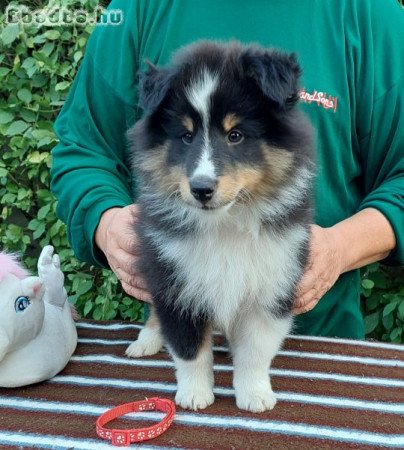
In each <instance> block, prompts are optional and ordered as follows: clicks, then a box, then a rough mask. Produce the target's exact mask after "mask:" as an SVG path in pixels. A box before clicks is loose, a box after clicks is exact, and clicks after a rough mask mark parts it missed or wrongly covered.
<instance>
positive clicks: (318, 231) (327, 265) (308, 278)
mask: <svg viewBox="0 0 404 450" xmlns="http://www.w3.org/2000/svg"><path fill="white" fill-rule="evenodd" d="M342 262H343V257H342V246H341V245H340V243H339V241H338V239H337V236H336V234H335V233H334V229H333V228H332V227H331V228H322V227H319V226H318V225H312V226H311V240H310V253H309V258H308V261H307V265H306V268H305V271H304V274H303V277H302V279H301V280H300V283H299V285H298V288H297V294H296V298H295V302H294V308H293V310H292V312H293V313H294V314H302V313H305V312H308V311H310V310H312V309H313V308H314V307H315V306H316V305H317V303H318V302H319V300H320V299H321V297H322V296H323V295H324V294H325V293H326V292H327V291H329V290H330V289H331V288H332V286H333V285H334V284H335V282H336V281H337V279H338V277H339V276H340V275H341V273H342V272H343V264H342Z"/></svg>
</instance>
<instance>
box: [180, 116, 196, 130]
mask: <svg viewBox="0 0 404 450" xmlns="http://www.w3.org/2000/svg"><path fill="white" fill-rule="evenodd" d="M182 124H183V125H184V127H185V128H186V129H187V130H188V131H189V132H190V133H193V132H194V122H193V120H192V119H191V118H190V117H189V116H184V117H183V118H182Z"/></svg>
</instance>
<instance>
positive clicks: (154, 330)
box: [125, 306, 163, 358]
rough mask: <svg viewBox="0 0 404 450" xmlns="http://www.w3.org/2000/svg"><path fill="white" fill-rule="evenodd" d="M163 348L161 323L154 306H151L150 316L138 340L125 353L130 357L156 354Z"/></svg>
mask: <svg viewBox="0 0 404 450" xmlns="http://www.w3.org/2000/svg"><path fill="white" fill-rule="evenodd" d="M162 348H163V337H162V335H161V328H160V323H159V320H158V317H157V314H156V310H155V308H154V306H151V307H150V316H149V318H148V320H147V322H146V324H145V326H144V327H143V328H142V329H141V330H140V333H139V336H138V338H137V340H136V341H134V342H132V344H130V345H129V347H128V348H127V349H126V351H125V354H126V355H127V356H129V357H130V358H139V357H141V356H149V355H155V354H156V353H158V352H159V351H160V350H162Z"/></svg>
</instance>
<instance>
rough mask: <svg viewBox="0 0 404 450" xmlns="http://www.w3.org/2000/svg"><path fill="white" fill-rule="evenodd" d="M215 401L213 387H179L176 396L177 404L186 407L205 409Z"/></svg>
mask: <svg viewBox="0 0 404 450" xmlns="http://www.w3.org/2000/svg"><path fill="white" fill-rule="evenodd" d="M214 401H215V396H214V395H213V392H212V389H211V388H206V389H201V388H199V389H194V390H190V389H178V391H177V394H176V396H175V402H176V403H177V405H179V406H181V407H182V408H185V409H193V410H194V411H196V410H197V409H204V408H206V407H207V406H209V405H211V404H212V403H213V402H214Z"/></svg>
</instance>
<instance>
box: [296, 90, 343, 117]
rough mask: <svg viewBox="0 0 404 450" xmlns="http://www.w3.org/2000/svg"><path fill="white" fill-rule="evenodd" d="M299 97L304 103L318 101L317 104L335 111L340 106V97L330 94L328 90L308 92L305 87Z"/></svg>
mask: <svg viewBox="0 0 404 450" xmlns="http://www.w3.org/2000/svg"><path fill="white" fill-rule="evenodd" d="M299 98H300V100H301V101H302V102H304V103H309V104H311V103H316V104H317V106H322V107H323V108H324V109H332V110H333V111H334V112H335V111H336V110H337V108H338V97H334V96H332V95H328V96H327V93H326V92H319V91H313V92H312V93H310V92H306V91H305V90H304V89H301V90H300V91H299Z"/></svg>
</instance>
